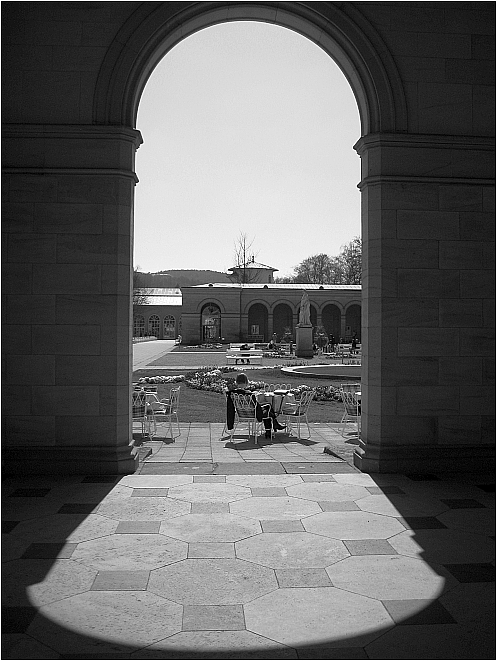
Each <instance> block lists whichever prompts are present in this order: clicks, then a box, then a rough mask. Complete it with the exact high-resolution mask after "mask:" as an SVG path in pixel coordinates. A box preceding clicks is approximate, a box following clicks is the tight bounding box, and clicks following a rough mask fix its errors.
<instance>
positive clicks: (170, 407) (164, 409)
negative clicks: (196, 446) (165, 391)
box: [149, 386, 181, 441]
mask: <svg viewBox="0 0 497 661" xmlns="http://www.w3.org/2000/svg"><path fill="white" fill-rule="evenodd" d="M180 389H181V386H178V387H177V388H171V392H170V393H169V398H167V399H157V401H155V402H154V401H151V402H150V403H149V406H150V408H151V411H150V419H151V422H152V423H153V425H154V434H157V423H158V422H167V423H168V425H169V426H168V429H167V432H168V438H172V439H173V441H174V440H175V437H174V434H173V418H175V420H176V425H175V426H176V427H177V429H178V434H177V435H178V436H181V428H180V426H179V418H178V408H179V394H180Z"/></svg>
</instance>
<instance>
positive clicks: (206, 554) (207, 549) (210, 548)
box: [188, 542, 235, 559]
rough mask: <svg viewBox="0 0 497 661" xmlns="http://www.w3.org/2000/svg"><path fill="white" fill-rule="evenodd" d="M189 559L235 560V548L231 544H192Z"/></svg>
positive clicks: (189, 546) (189, 547)
mask: <svg viewBox="0 0 497 661" xmlns="http://www.w3.org/2000/svg"><path fill="white" fill-rule="evenodd" d="M188 557H189V558H233V559H234V558H235V546H234V544H233V543H229V542H190V544H188Z"/></svg>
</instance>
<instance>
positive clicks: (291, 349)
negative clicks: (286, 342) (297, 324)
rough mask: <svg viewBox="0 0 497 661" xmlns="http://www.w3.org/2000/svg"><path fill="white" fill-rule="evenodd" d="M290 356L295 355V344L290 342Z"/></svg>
mask: <svg viewBox="0 0 497 661" xmlns="http://www.w3.org/2000/svg"><path fill="white" fill-rule="evenodd" d="M290 355H293V342H290Z"/></svg>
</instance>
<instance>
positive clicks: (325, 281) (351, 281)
mask: <svg viewBox="0 0 497 661" xmlns="http://www.w3.org/2000/svg"><path fill="white" fill-rule="evenodd" d="M361 275H362V241H361V239H360V237H358V236H356V237H354V238H353V240H352V241H350V243H347V244H345V245H343V246H342V247H341V249H340V253H339V254H338V255H336V256H335V257H332V256H329V255H326V254H324V253H321V254H319V255H312V256H311V257H307V259H304V261H303V262H300V264H298V265H297V266H296V267H295V268H294V273H293V274H292V275H289V276H284V277H281V278H278V277H276V278H275V279H274V281H275V283H282V284H283V283H291V282H296V283H309V284H320V285H360V284H361Z"/></svg>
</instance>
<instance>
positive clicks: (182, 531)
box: [160, 514, 261, 542]
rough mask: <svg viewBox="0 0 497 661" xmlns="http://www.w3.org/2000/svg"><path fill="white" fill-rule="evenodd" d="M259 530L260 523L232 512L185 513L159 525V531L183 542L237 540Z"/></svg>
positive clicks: (254, 533)
mask: <svg viewBox="0 0 497 661" xmlns="http://www.w3.org/2000/svg"><path fill="white" fill-rule="evenodd" d="M260 532H261V524H260V523H259V522H258V521H254V520H253V519H248V518H245V517H241V516H236V515H234V514H187V515H185V516H178V517H175V518H174V519H169V520H168V521H163V522H162V523H161V525H160V533H161V534H162V535H169V537H174V538H176V539H182V540H183V541H185V542H237V541H239V540H241V539H245V537H250V536H252V535H257V534H258V533H260Z"/></svg>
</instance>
